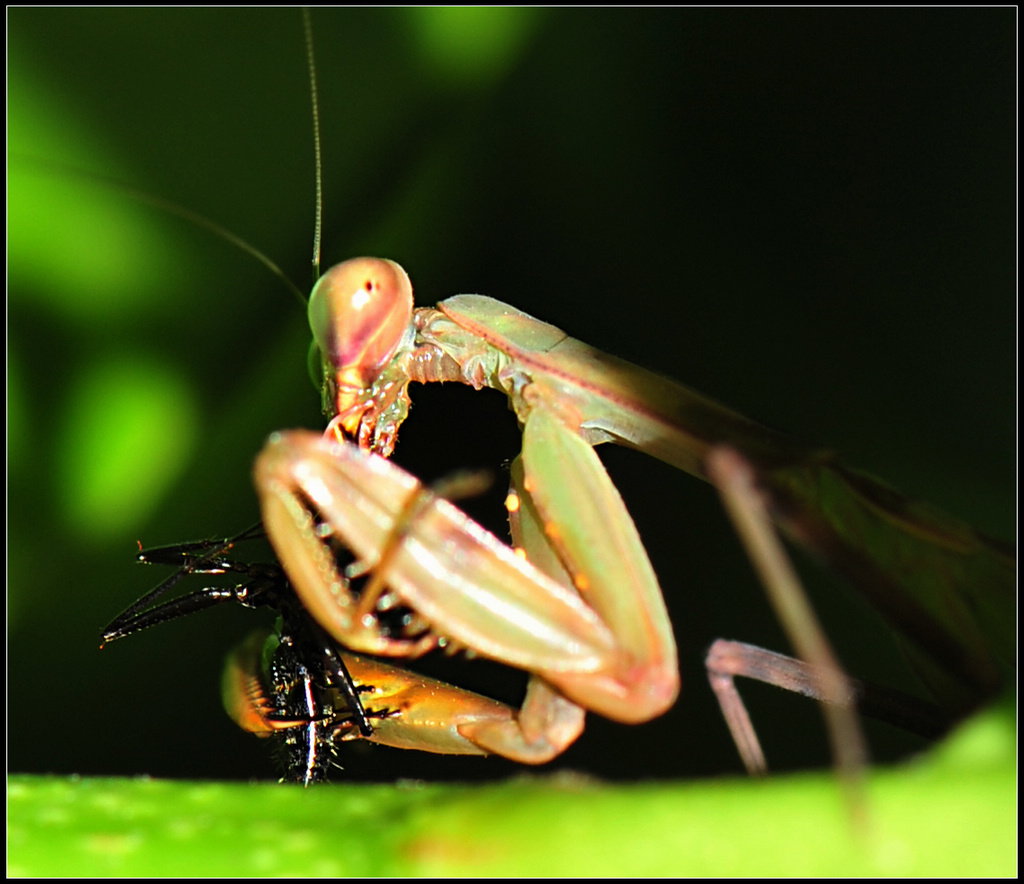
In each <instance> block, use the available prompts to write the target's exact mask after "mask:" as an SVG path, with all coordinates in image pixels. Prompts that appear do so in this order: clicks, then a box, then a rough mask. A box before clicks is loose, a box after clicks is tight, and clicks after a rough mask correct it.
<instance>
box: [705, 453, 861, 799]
mask: <svg viewBox="0 0 1024 884" xmlns="http://www.w3.org/2000/svg"><path fill="white" fill-rule="evenodd" d="M706 467H707V473H708V477H709V478H710V480H711V481H712V482H713V483H714V485H715V487H716V488H717V489H718V491H719V494H720V495H721V497H722V502H723V504H724V506H725V508H726V511H727V512H728V513H729V516H730V518H731V519H732V521H733V525H734V527H735V528H736V532H737V533H738V534H739V536H740V540H741V541H742V543H743V545H744V547H745V548H746V550H747V554H748V555H749V556H750V559H751V562H752V563H753V565H754V569H755V570H756V571H757V573H758V576H759V577H760V578H761V582H762V584H763V585H764V587H765V590H766V591H767V593H768V596H769V600H770V601H771V603H772V605H773V607H774V608H775V612H776V614H777V615H778V617H779V620H780V621H781V622H782V626H783V628H784V629H785V630H786V633H787V634H788V636H789V639H790V641H791V642H792V643H793V646H794V647H795V648H796V650H797V653H798V654H799V656H800V657H801V658H802V659H803V660H804V661H806V662H807V663H808V664H810V667H809V669H808V670H807V671H808V673H809V681H810V682H811V683H812V684H814V685H815V687H814V688H813V692H814V693H813V695H814V696H817V697H818V698H820V699H821V700H823V701H824V702H823V705H822V709H823V712H824V715H825V722H826V725H827V727H828V730H829V736H830V739H831V741H832V751H833V754H834V756H835V759H836V764H837V766H838V768H839V770H840V771H841V772H843V773H844V774H845V775H846V776H847V778H848V779H849V780H850V781H853V780H856V779H857V778H859V775H860V772H861V771H862V770H863V768H864V766H865V764H866V761H867V748H866V745H865V742H864V736H863V733H862V731H861V727H860V723H859V722H858V720H857V714H856V710H855V708H854V690H853V687H852V683H851V681H850V679H849V678H847V676H846V675H845V673H844V672H843V670H842V668H841V666H840V665H839V662H838V660H837V659H836V657H835V655H834V654H833V652H832V649H831V647H830V645H829V642H828V639H827V638H826V637H825V633H824V631H823V630H822V628H821V626H820V624H819V623H818V619H817V617H816V616H815V615H814V611H813V610H812V609H811V606H810V603H809V602H808V600H807V596H806V594H805V593H804V590H803V587H802V585H801V583H800V579H799V577H797V574H796V571H795V570H794V568H793V565H792V563H791V562H790V560H789V557H788V555H787V554H786V551H785V549H784V547H783V546H782V541H781V540H780V539H779V536H778V533H777V532H776V531H775V527H774V525H773V524H772V521H771V518H770V517H769V515H768V510H767V508H766V506H765V504H764V501H763V499H762V497H761V495H760V493H759V492H758V489H757V487H756V470H755V468H754V466H753V465H752V464H750V463H749V462H748V461H747V460H746V459H745V458H743V457H742V456H741V455H740V454H739V453H738V452H736V451H735V450H733V449H731V448H728V447H725V446H720V447H717V448H713V449H712V450H711V452H710V453H709V454H708V457H707V460H706ZM709 656H710V655H709ZM783 659H786V658H783ZM731 674H738V673H735V672H734V673H731ZM731 674H729V673H728V672H725V673H724V674H723V673H718V675H719V683H717V684H716V673H715V672H714V671H713V670H712V669H711V668H710V667H709V675H710V676H711V680H712V686H713V687H714V688H715V692H716V694H717V695H718V696H719V701H720V703H721V704H722V708H723V713H724V714H725V717H726V721H727V723H728V724H729V727H730V730H732V733H733V739H734V740H735V741H736V745H737V747H738V748H739V750H740V754H741V756H742V757H743V759H744V763H745V764H746V765H747V768H748V770H750V772H751V773H764V772H765V763H764V756H763V755H762V754H761V750H760V746H759V745H758V741H757V736H756V734H754V732H753V727H752V725H751V724H750V719H749V718H748V717H747V714H746V710H745V709H744V708H743V705H742V702H741V701H740V700H739V695H738V694H737V693H736V691H735V688H733V687H732V686H731ZM742 674H747V673H746V672H743V673H742ZM754 677H758V676H756V675H755V676H754ZM767 680H769V681H771V680H772V679H767ZM783 686H785V685H783ZM805 693H806V692H805Z"/></svg>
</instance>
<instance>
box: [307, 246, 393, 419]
mask: <svg viewBox="0 0 1024 884" xmlns="http://www.w3.org/2000/svg"><path fill="white" fill-rule="evenodd" d="M412 306H413V305H412V283H411V282H410V281H409V275H408V274H407V273H406V272H405V270H403V269H402V267H401V266H400V265H398V264H396V263H395V262H394V261H388V260H386V259H382V258H352V259H351V260H349V261H345V262H343V263H341V264H336V265H335V266H334V267H332V268H331V269H330V270H328V271H327V273H325V274H324V275H323V276H321V277H320V279H319V280H318V281H317V284H316V285H315V286H314V287H313V293H312V294H311V295H310V297H309V325H310V328H311V329H312V331H313V340H314V342H315V344H316V346H317V347H318V348H319V350H320V353H321V355H322V364H323V370H324V409H325V411H326V412H327V413H328V414H329V415H330V416H331V417H333V418H334V420H333V421H332V423H334V424H336V425H337V426H339V427H340V428H341V429H343V430H344V431H345V432H346V433H347V434H349V435H350V436H352V435H355V434H356V431H357V429H358V427H359V424H360V421H361V419H362V415H363V412H364V410H365V408H366V407H367V406H366V404H367V402H368V400H369V399H370V398H372V396H373V390H372V388H373V387H374V384H375V383H376V382H377V380H378V378H379V377H380V375H381V373H382V372H383V370H384V369H385V367H386V366H387V365H388V363H389V362H390V361H391V360H392V358H393V357H394V355H395V353H396V352H397V350H398V348H399V346H400V344H401V343H402V340H403V338H404V337H405V336H406V334H407V332H408V329H409V327H410V323H411V321H412Z"/></svg>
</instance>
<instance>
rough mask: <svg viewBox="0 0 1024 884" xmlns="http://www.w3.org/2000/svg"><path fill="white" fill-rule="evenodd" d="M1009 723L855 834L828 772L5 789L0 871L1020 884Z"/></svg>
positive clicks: (943, 758)
mask: <svg viewBox="0 0 1024 884" xmlns="http://www.w3.org/2000/svg"><path fill="white" fill-rule="evenodd" d="M1015 736H1016V735H1015V729H1014V718H1013V715H1012V714H1011V713H1009V712H1007V711H1005V710H1001V711H994V712H988V713H986V714H984V715H982V716H979V717H978V718H976V719H974V720H973V721H971V722H969V723H968V724H967V725H966V726H964V727H963V728H961V729H960V730H959V731H958V732H957V733H956V734H955V735H954V736H953V737H952V738H951V739H950V740H948V741H946V742H945V743H943V744H942V745H941V746H940V747H939V748H938V749H937V750H935V751H933V752H932V753H931V754H930V755H929V756H928V757H927V758H924V759H921V760H919V761H917V762H914V763H911V764H906V765H902V766H899V767H894V768H891V769H879V770H876V771H873V772H872V773H871V774H870V776H869V778H868V782H867V788H866V793H865V797H866V800H865V807H866V814H865V822H864V823H863V825H859V826H858V825H854V824H853V822H852V820H851V816H850V813H849V810H850V806H849V804H848V803H847V802H846V801H845V800H844V796H843V793H842V791H841V790H840V788H839V786H838V784H837V782H836V780H835V778H834V777H833V776H831V775H829V774H813V775H797V776H787V777H779V778H777V779H772V780H768V781H751V780H733V779H721V780H704V781H696V782H681V783H659V784H645V783H636V784H615V785H613V784H608V783H602V782H598V781H595V780H591V779H588V778H585V777H582V776H577V775H573V774H563V775H556V776H553V777H551V776H522V777H518V778H515V779H512V780H509V781H507V782H504V783H496V784H489V785H484V786H466V785H457V784H424V783H419V782H402V783H398V784H396V785H393V786H392V785H372V786H367V785H335V786H326V787H320V788H312V789H307V790H303V789H300V788H297V787H288V786H279V785H272V784H259V785H239V784H227V783H195V782H174V781H158V780H146V779H142V780H124V779H121V780H113V779H111V780H103V779H91V780H87V779H77V778H71V779H58V778H45V777H12V778H10V779H9V781H8V841H7V845H8V868H7V871H8V875H32V876H37V875H126V876H127V875H147V876H184V875H232V876H245V875H280V876H289V877H306V876H314V875H316V876H335V877H337V876H347V877H353V876H370V875H375V876H380V875H389V876H400V875H402V876H411V875H436V876H442V875H574V876H575V875H602V876H608V875H693V876H698V875H735V876H738V875H744V876H747V875H750V876H753V875H843V876H851V875H936V874H938V875H943V876H949V875H1013V874H1015V871H1016V853H1017V847H1016V840H1017V836H1016V822H1015V819H1016V814H1015V807H1016V764H1015V742H1016V740H1015Z"/></svg>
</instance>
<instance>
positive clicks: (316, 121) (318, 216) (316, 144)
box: [302, 6, 324, 285]
mask: <svg viewBox="0 0 1024 884" xmlns="http://www.w3.org/2000/svg"><path fill="white" fill-rule="evenodd" d="M302 27H303V30H304V31H305V33H306V64H307V65H308V67H309V92H310V98H311V99H312V101H313V156H314V162H315V164H316V173H315V174H316V207H315V208H314V210H313V215H314V217H313V285H316V281H317V280H318V279H319V278H320V224H321V222H322V221H323V213H324V195H323V167H322V163H321V160H320V100H319V99H318V98H317V90H316V58H315V57H314V55H313V22H312V20H311V19H310V15H309V7H308V6H303V7H302Z"/></svg>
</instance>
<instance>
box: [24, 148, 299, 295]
mask: <svg viewBox="0 0 1024 884" xmlns="http://www.w3.org/2000/svg"><path fill="white" fill-rule="evenodd" d="M10 158H11V157H9V159H10ZM13 159H15V160H17V162H19V163H25V164H27V165H31V166H34V167H36V168H37V169H40V170H41V171H44V172H47V173H50V174H55V173H61V174H64V175H69V176H71V177H72V178H78V179H80V180H82V181H88V182H90V183H93V184H97V185H102V186H103V187H107V188H110V189H112V190H116V191H118V192H119V193H123V194H124V195H125V196H127V197H129V198H130V199H133V200H135V201H136V202H140V203H144V204H146V205H148V206H153V207H154V208H156V209H159V210H160V211H162V212H167V214H169V215H177V216H178V217H179V218H182V219H183V220H185V221H188V222H189V223H190V224H195V225H196V226H197V227H202V228H204V229H205V230H209V231H210V233H212V234H214V235H215V236H219V237H220V238H221V239H223V240H225V241H226V242H229V243H230V244H231V245H233V246H235V247H236V248H238V249H241V250H242V251H243V252H245V253H246V254H247V255H250V256H251V257H253V258H255V259H256V260H257V261H259V262H260V264H262V265H263V266H264V267H266V268H267V269H268V270H269V271H270V272H271V273H273V274H274V276H276V277H277V278H278V279H280V280H281V282H283V283H284V284H285V285H286V286H287V288H288V291H290V292H291V293H292V294H293V295H295V297H296V298H298V300H299V303H300V304H302V306H303V307H305V306H306V301H307V300H308V299H307V297H306V295H305V294H304V293H303V292H302V291H301V290H300V289H299V287H298V286H297V285H295V283H294V282H292V281H291V280H290V279H289V278H288V276H287V274H286V273H285V272H284V271H283V270H282V269H281V268H280V267H278V266H277V264H275V263H274V262H273V261H272V260H271V259H270V258H269V257H267V256H266V255H264V254H263V252H261V251H260V250H259V249H257V248H256V246H253V245H250V244H249V243H247V242H246V241H245V240H244V239H242V237H240V236H239V235H238V234H237V233H232V232H231V231H230V230H228V229H227V228H226V227H222V226H221V225H220V224H218V223H217V222H216V221H211V220H210V219H209V218H207V217H206V216H205V215H200V214H199V213H198V212H193V211H192V210H191V209H186V208H185V207H184V206H180V205H178V204H177V203H175V202H172V201H171V200H168V199H164V198H163V197H161V196H154V195H153V194H151V193H146V191H144V190H139V189H137V188H135V187H132V186H131V185H130V184H125V183H124V182H123V181H118V180H117V179H116V178H110V177H108V176H107V175H100V174H98V173H96V172H87V171H85V170H84V169H79V168H77V167H75V166H71V165H67V164H66V163H56V162H49V161H47V162H41V161H39V160H36V159H34V158H32V157H22V156H19V155H13Z"/></svg>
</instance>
